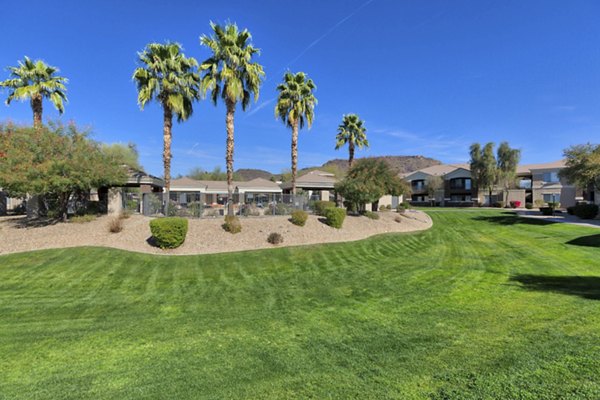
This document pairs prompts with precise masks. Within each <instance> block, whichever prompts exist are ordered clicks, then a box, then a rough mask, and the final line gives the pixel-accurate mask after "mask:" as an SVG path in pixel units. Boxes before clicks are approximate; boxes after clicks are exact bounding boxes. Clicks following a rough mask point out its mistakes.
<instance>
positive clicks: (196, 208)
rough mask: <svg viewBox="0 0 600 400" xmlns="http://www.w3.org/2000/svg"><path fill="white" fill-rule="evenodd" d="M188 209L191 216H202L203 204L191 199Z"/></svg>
mask: <svg viewBox="0 0 600 400" xmlns="http://www.w3.org/2000/svg"><path fill="white" fill-rule="evenodd" d="M188 210H189V212H190V214H191V215H192V217H194V218H200V217H201V216H202V213H203V212H204V204H202V203H201V202H199V201H193V202H191V203H190V204H188Z"/></svg>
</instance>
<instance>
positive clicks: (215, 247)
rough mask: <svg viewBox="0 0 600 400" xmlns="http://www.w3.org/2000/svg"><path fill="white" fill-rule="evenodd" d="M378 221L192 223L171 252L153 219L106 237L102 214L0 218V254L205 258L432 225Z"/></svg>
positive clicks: (414, 217) (416, 217)
mask: <svg viewBox="0 0 600 400" xmlns="http://www.w3.org/2000/svg"><path fill="white" fill-rule="evenodd" d="M379 215H380V217H381V218H380V219H379V220H372V219H369V218H367V217H363V216H361V217H355V216H347V217H346V220H345V221H344V226H343V227H342V228H341V229H335V228H331V227H330V226H327V225H325V224H324V223H323V222H322V220H321V218H320V217H317V216H314V215H311V216H309V218H308V220H307V221H306V225H305V226H304V227H299V226H296V225H293V224H292V223H291V222H290V221H289V217H287V216H274V217H273V216H270V217H248V218H241V222H242V232H241V233H238V234H235V235H232V234H230V233H228V232H225V231H224V230H223V228H221V224H222V223H223V219H222V217H221V218H215V219H191V220H190V221H189V222H190V223H189V230H188V234H187V237H186V240H185V243H184V244H183V245H182V246H181V247H179V248H177V249H174V250H161V249H159V248H156V247H154V246H152V245H151V244H150V243H149V239H150V237H151V234H150V227H149V221H150V220H151V218H149V217H144V216H141V215H134V216H131V217H130V218H128V219H125V220H123V231H121V232H120V233H110V232H109V231H108V223H109V221H110V219H111V218H112V217H109V216H102V217H99V218H97V219H96V220H94V221H91V222H85V223H72V222H69V223H56V224H51V225H43V224H37V225H36V224H32V223H28V222H27V221H26V219H25V218H24V217H20V216H19V217H1V218H0V254H8V253H18V252H23V251H31V250H39V249H51V248H64V247H77V246H103V247H113V248H117V249H123V250H129V251H136V252H142V253H151V254H180V255H183V254H208V253H223V252H231V251H241V250H255V249H263V248H272V247H284V246H298V245H305V244H316V243H331V242H347V241H352V240H360V239H364V238H367V237H369V236H372V235H376V234H380V233H389V232H412V231H419V230H424V229H428V228H430V227H431V225H432V222H431V219H430V218H429V216H428V215H427V214H425V213H423V212H420V211H415V210H409V211H408V212H406V213H405V215H404V216H403V217H402V218H401V222H400V223H398V222H396V221H395V219H396V217H397V216H399V214H397V213H395V212H380V213H379ZM271 232H278V233H280V234H281V235H283V238H284V242H283V243H282V244H280V245H277V246H274V245H272V244H270V243H268V242H267V236H269V234H270V233H271Z"/></svg>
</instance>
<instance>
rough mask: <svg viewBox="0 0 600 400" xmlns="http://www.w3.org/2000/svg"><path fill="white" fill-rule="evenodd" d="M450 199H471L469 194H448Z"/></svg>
mask: <svg viewBox="0 0 600 400" xmlns="http://www.w3.org/2000/svg"><path fill="white" fill-rule="evenodd" d="M450 201H471V195H469V194H453V195H452V196H450Z"/></svg>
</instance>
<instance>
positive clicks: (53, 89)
mask: <svg viewBox="0 0 600 400" xmlns="http://www.w3.org/2000/svg"><path fill="white" fill-rule="evenodd" d="M9 71H10V78H9V79H7V80H5V81H3V82H0V87H4V88H7V89H9V94H8V98H7V99H6V104H7V105H9V104H10V103H11V101H13V100H29V102H30V104H31V110H32V111H33V125H34V126H36V127H39V126H41V125H42V113H43V104H42V103H43V100H44V99H50V102H51V103H52V104H53V105H54V107H55V108H56V109H57V110H58V112H59V113H60V114H62V113H63V112H64V103H65V102H66V101H67V95H66V92H67V88H66V87H65V84H66V83H67V82H68V80H67V78H64V77H62V76H56V73H58V72H59V70H58V68H56V67H52V66H50V65H47V64H46V63H45V62H43V61H42V60H35V61H32V60H31V59H29V57H25V58H24V59H23V61H19V66H18V67H9Z"/></svg>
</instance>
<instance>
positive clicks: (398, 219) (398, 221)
mask: <svg viewBox="0 0 600 400" xmlns="http://www.w3.org/2000/svg"><path fill="white" fill-rule="evenodd" d="M394 221H396V222H397V223H401V222H402V217H401V216H399V215H396V218H394Z"/></svg>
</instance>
